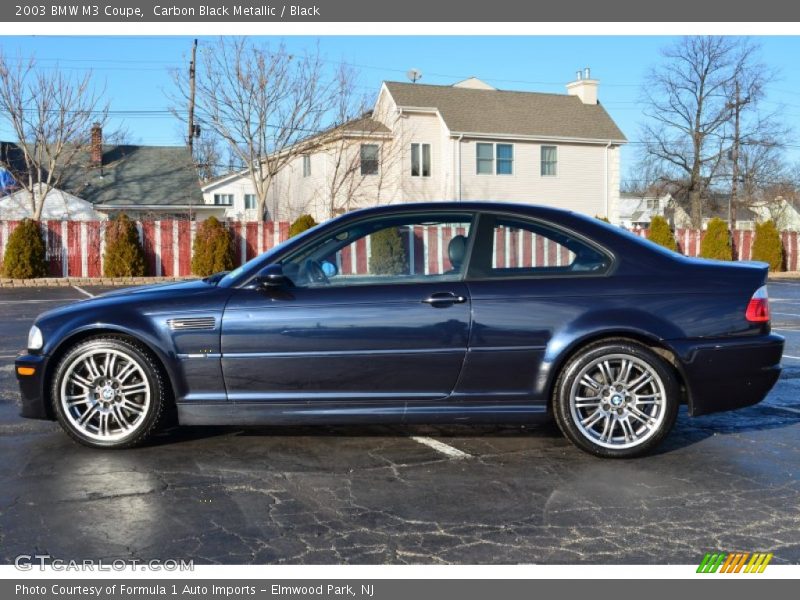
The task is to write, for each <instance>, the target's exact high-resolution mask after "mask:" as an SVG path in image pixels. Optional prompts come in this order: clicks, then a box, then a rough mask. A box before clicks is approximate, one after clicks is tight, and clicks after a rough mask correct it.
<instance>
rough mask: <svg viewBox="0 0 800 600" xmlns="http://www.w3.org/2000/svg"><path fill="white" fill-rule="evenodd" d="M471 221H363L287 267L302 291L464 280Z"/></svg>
mask: <svg viewBox="0 0 800 600" xmlns="http://www.w3.org/2000/svg"><path fill="white" fill-rule="evenodd" d="M472 231H473V228H472V215H470V214H441V215H438V214H437V215H403V216H396V215H395V216H387V217H381V218H378V219H372V220H369V221H361V222H358V223H355V224H352V225H350V226H348V227H347V228H345V229H342V230H339V231H337V232H335V233H333V234H331V235H329V236H327V237H325V238H323V239H317V240H314V241H313V242H311V243H310V244H309V245H308V246H306V247H304V248H301V249H300V250H298V251H297V252H296V253H295V254H294V255H292V256H290V257H288V258H286V259H285V260H284V261H283V271H284V273H285V274H286V275H287V276H288V277H290V278H291V279H292V281H293V282H294V284H295V285H297V286H300V287H317V286H320V287H322V286H346V285H371V284H394V283H410V282H427V281H447V280H451V279H460V278H461V277H462V275H463V270H464V269H465V268H466V254H467V248H468V247H469V241H470V235H471V234H472Z"/></svg>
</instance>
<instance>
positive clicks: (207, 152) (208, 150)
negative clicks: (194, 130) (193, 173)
mask: <svg viewBox="0 0 800 600" xmlns="http://www.w3.org/2000/svg"><path fill="white" fill-rule="evenodd" d="M192 152H193V154H194V157H193V159H194V164H195V168H196V169H197V175H198V177H199V178H200V181H202V182H203V183H205V182H207V181H209V180H211V179H214V177H217V176H218V175H220V174H221V173H222V172H223V170H224V168H223V164H222V161H223V158H222V156H223V149H222V144H221V141H220V139H219V137H218V136H217V135H215V134H214V133H213V132H211V133H209V134H204V135H201V137H200V138H198V139H197V140H196V141H195V142H194V145H193V146H192Z"/></svg>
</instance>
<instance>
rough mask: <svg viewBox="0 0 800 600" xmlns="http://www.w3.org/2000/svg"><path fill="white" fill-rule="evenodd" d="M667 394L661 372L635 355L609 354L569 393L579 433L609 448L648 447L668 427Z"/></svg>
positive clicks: (583, 371)
mask: <svg viewBox="0 0 800 600" xmlns="http://www.w3.org/2000/svg"><path fill="white" fill-rule="evenodd" d="M665 403H666V391H665V387H664V382H663V381H662V379H661V377H660V376H659V374H658V372H657V371H656V370H655V369H654V368H653V367H652V366H651V365H649V364H648V363H647V362H646V361H644V360H641V359H640V358H637V357H635V356H632V355H630V354H608V355H605V356H601V357H599V358H596V359H595V360H593V361H592V362H590V363H589V364H587V365H586V366H584V367H583V369H581V371H580V372H579V373H578V375H577V377H575V379H574V381H573V384H572V386H571V388H570V391H569V408H570V413H571V415H572V419H573V422H574V424H575V426H576V427H577V429H578V431H579V432H580V433H581V434H582V435H583V436H584V437H585V438H586V439H588V440H589V441H591V442H592V443H594V444H597V445H599V446H602V447H604V448H612V449H625V448H633V447H636V446H639V445H640V444H643V443H644V442H646V441H647V440H648V439H650V438H651V437H652V436H653V435H655V433H656V432H658V431H659V429H660V427H661V424H662V423H663V421H664V415H665V413H666V410H665Z"/></svg>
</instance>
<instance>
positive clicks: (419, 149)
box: [411, 144, 431, 177]
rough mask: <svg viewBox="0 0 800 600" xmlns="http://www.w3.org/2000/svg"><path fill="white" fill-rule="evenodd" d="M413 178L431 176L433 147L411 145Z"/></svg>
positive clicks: (428, 145)
mask: <svg viewBox="0 0 800 600" xmlns="http://www.w3.org/2000/svg"><path fill="white" fill-rule="evenodd" d="M411 176H412V177H430V176H431V145H430V144H411Z"/></svg>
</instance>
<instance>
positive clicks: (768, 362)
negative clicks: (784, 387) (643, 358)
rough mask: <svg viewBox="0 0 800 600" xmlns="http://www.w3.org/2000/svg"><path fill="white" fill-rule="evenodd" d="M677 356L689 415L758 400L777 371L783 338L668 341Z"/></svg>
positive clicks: (772, 335) (768, 387)
mask: <svg viewBox="0 0 800 600" xmlns="http://www.w3.org/2000/svg"><path fill="white" fill-rule="evenodd" d="M670 345H671V346H672V348H673V350H675V352H676V353H677V355H678V359H679V361H680V363H681V364H680V368H681V370H682V371H683V376H684V381H685V382H686V386H687V388H688V389H687V391H688V394H689V398H688V403H689V414H690V415H692V416H693V417H696V416H699V415H707V414H710V413H714V412H720V411H724V410H733V409H736V408H742V407H744V406H750V405H753V404H757V403H758V402H761V401H762V400H763V399H764V398H765V397H766V395H767V394H768V393H769V391H770V390H771V389H772V386H774V385H775V382H776V381H777V380H778V377H780V374H781V357H782V356H783V338H782V337H781V336H779V335H774V334H769V335H764V336H759V337H757V338H753V339H748V340H745V339H742V338H738V339H735V340H727V339H716V340H703V341H697V340H691V341H673V342H671V343H670Z"/></svg>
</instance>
